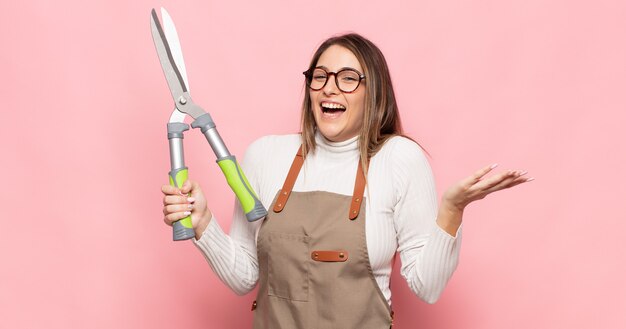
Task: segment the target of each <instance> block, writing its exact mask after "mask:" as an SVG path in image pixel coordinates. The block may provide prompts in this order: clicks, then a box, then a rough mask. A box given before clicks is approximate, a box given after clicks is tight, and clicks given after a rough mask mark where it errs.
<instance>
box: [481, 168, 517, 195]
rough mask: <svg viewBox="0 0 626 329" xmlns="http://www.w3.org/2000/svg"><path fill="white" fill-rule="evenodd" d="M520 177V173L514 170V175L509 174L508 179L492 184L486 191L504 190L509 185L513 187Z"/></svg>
mask: <svg viewBox="0 0 626 329" xmlns="http://www.w3.org/2000/svg"><path fill="white" fill-rule="evenodd" d="M518 179H519V173H518V172H513V176H509V177H507V178H506V179H504V180H502V181H500V182H499V183H498V184H496V185H494V186H491V187H490V188H488V189H486V190H485V193H487V194H489V193H493V192H495V191H499V190H503V189H506V188H509V187H513V186H515V185H517V184H516V183H515V182H516V181H517V180H518Z"/></svg>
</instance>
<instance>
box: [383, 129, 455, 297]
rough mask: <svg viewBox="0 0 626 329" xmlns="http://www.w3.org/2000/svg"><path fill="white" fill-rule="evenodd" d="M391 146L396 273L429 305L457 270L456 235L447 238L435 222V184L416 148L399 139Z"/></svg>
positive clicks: (423, 158) (430, 172) (428, 167)
mask: <svg viewBox="0 0 626 329" xmlns="http://www.w3.org/2000/svg"><path fill="white" fill-rule="evenodd" d="M392 144H393V145H392V147H393V150H391V152H393V154H394V156H393V158H394V161H393V164H392V168H393V169H392V179H393V190H394V195H395V199H396V200H395V202H396V204H395V207H394V226H395V228H396V234H397V239H398V252H399V253H400V259H401V261H402V269H401V274H402V276H403V277H404V278H405V279H406V281H407V283H408V284H409V287H410V288H411V290H412V291H413V292H414V293H415V294H416V295H417V296H419V297H420V298H421V299H422V300H424V301H425V302H427V303H434V302H435V301H437V299H439V296H440V295H441V293H442V292H443V289H444V288H445V286H446V284H447V283H448V280H449V279H450V277H451V276H452V273H453V272H454V270H455V269H456V267H457V264H458V257H459V250H460V245H461V232H460V230H459V231H458V232H457V234H456V236H455V237H453V236H450V235H449V234H448V233H446V232H445V231H443V230H442V229H441V228H440V227H439V226H438V225H437V223H436V219H437V213H438V211H437V210H438V208H437V207H438V206H437V205H438V203H437V192H436V189H435V180H434V177H433V174H432V170H431V167H430V165H429V163H428V160H427V159H426V157H425V155H424V152H423V151H422V150H421V148H420V147H419V146H418V145H417V144H415V143H414V142H412V141H410V140H408V139H404V138H395V139H394V143H392Z"/></svg>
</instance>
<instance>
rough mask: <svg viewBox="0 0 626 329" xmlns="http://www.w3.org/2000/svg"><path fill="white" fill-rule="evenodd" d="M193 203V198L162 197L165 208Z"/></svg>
mask: <svg viewBox="0 0 626 329" xmlns="http://www.w3.org/2000/svg"><path fill="white" fill-rule="evenodd" d="M194 201H195V199H194V198H191V197H186V196H182V195H166V196H165V197H163V205H164V206H167V205H170V204H183V203H193V202H194Z"/></svg>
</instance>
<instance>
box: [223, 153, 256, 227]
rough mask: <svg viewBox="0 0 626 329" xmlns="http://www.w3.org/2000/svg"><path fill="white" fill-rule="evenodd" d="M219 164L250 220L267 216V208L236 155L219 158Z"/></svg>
mask: <svg viewBox="0 0 626 329" xmlns="http://www.w3.org/2000/svg"><path fill="white" fill-rule="evenodd" d="M217 164H218V165H219V166H220V168H221V169H222V172H223V173H224V176H226V181H227V182H228V185H229V186H230V188H231V189H232V190H233V192H235V195H236V196H237V199H239V202H240V203H241V207H242V208H243V212H244V213H245V214H246V218H247V219H248V221H249V222H253V221H255V220H259V219H261V218H263V217H265V216H267V210H265V207H263V204H262V203H261V201H259V198H258V197H257V195H256V193H254V190H253V189H252V187H251V186H250V183H249V182H248V179H247V178H246V176H245V175H244V173H243V170H241V167H240V166H239V164H238V163H237V159H236V158H235V156H233V155H231V156H227V157H223V158H221V159H217Z"/></svg>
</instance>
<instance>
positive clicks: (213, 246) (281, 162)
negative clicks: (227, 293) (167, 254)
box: [193, 135, 300, 295]
mask: <svg viewBox="0 0 626 329" xmlns="http://www.w3.org/2000/svg"><path fill="white" fill-rule="evenodd" d="M299 145H300V139H299V136H298V135H288V136H266V137H262V138H260V139H258V140H256V141H255V142H253V143H252V144H251V145H250V146H249V147H248V149H247V151H246V154H245V156H244V158H243V161H241V168H242V169H243V172H244V173H245V174H246V177H247V178H248V181H249V183H250V185H251V186H252V188H253V189H254V190H255V192H256V193H257V195H258V197H259V199H260V201H261V203H263V205H264V206H265V208H266V209H269V207H270V204H271V202H272V200H273V198H274V195H275V193H276V191H278V189H279V187H280V184H281V183H282V180H283V179H284V177H285V176H286V174H287V171H288V169H289V165H290V164H291V159H292V158H293V156H294V155H295V153H296V150H297V147H298V146H299ZM203 188H204V189H205V190H207V187H206V186H205V187H203ZM208 193H210V192H208ZM262 222H263V220H262V219H261V220H258V221H255V222H252V223H250V222H248V220H247V219H246V216H245V214H244V213H243V210H242V209H241V205H240V203H239V201H237V200H236V199H235V206H234V210H233V218H232V222H231V227H230V233H229V234H228V235H227V234H225V233H224V231H223V230H222V229H221V227H220V225H219V223H218V220H217V218H215V216H214V218H213V219H211V222H210V223H209V225H208V226H207V228H206V229H205V231H204V232H203V234H202V236H201V237H200V239H199V240H196V239H195V238H194V239H193V241H194V244H195V245H196V247H198V249H199V250H200V251H201V252H202V254H203V255H204V257H205V258H206V260H207V262H208V263H209V265H210V266H211V268H212V269H213V271H214V272H215V274H216V275H217V276H218V277H219V278H220V280H222V282H224V283H225V284H226V285H227V286H228V287H229V288H230V289H231V290H233V291H234V292H235V293H236V294H238V295H244V294H246V293H248V292H250V291H251V290H252V289H254V287H255V286H256V283H257V281H258V279H259V265H258V261H257V250H256V237H257V234H258V230H259V228H260V226H261V223H262Z"/></svg>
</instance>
